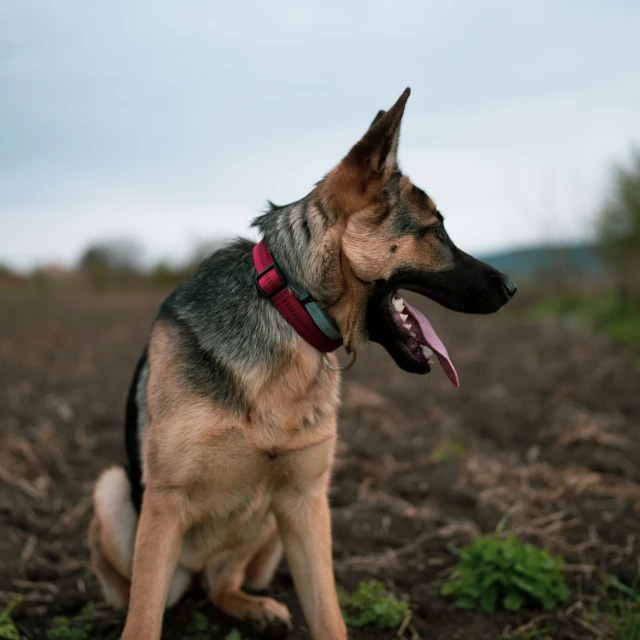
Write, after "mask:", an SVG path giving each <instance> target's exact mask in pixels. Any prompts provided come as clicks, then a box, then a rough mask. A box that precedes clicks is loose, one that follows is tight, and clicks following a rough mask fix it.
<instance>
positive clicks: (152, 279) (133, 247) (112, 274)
mask: <svg viewBox="0 0 640 640" xmlns="http://www.w3.org/2000/svg"><path fill="white" fill-rule="evenodd" d="M224 244H225V242H224V241H223V240H212V241H207V242H200V243H198V244H197V245H196V247H195V249H194V250H193V251H192V253H191V256H190V257H189V259H188V260H187V261H186V262H185V263H183V264H179V265H175V264H171V263H170V262H168V261H160V262H158V263H157V264H155V265H154V266H151V267H145V266H144V265H143V260H142V256H143V249H142V247H141V246H140V245H139V244H138V243H137V242H135V241H132V240H128V239H115V240H104V241H101V242H96V243H95V244H92V245H90V246H89V247H87V248H86V249H85V250H84V252H83V253H82V255H81V257H80V260H79V261H78V270H79V271H80V273H81V274H83V275H84V276H85V277H86V278H87V279H88V281H89V283H90V284H91V286H92V287H93V288H94V289H97V290H101V289H106V288H117V287H123V286H124V287H132V286H144V285H145V284H150V283H151V284H155V285H158V286H161V287H170V286H175V285H177V284H178V283H180V282H182V281H183V280H185V279H186V278H187V277H189V275H191V273H193V271H194V270H195V269H196V268H197V266H198V265H199V264H200V262H202V260H204V259H205V258H206V257H207V256H209V255H211V254H212V253H213V252H214V251H216V250H217V249H219V248H220V247H221V246H223V245H224Z"/></svg>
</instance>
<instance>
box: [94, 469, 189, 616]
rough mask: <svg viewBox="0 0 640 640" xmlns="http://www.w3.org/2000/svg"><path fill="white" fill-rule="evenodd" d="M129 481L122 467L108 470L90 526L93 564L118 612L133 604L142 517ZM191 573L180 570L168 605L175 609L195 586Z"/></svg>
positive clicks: (96, 496)
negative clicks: (136, 546)
mask: <svg viewBox="0 0 640 640" xmlns="http://www.w3.org/2000/svg"><path fill="white" fill-rule="evenodd" d="M130 489H131V487H130V484H129V479H128V478H127V476H126V473H125V471H124V469H123V468H122V467H111V468H109V469H107V470H106V471H104V472H103V473H102V475H101V476H100V478H99V479H98V482H97V483H96V487H95V490H94V493H93V501H94V511H95V513H94V516H93V519H92V520H91V524H90V525H89V549H90V551H91V563H92V565H93V570H94V571H95V573H96V575H97V577H98V581H99V582H100V586H101V588H102V592H103V594H104V597H105V600H106V601H107V602H108V603H109V604H110V605H111V606H112V607H114V608H116V609H125V608H126V607H127V605H128V603H129V591H130V588H131V571H132V565H133V548H134V542H135V535H136V528H137V525H138V514H137V513H136V511H135V509H134V508H133V504H132V502H131V494H130ZM191 581H192V574H191V572H189V571H187V570H186V569H183V568H181V567H177V568H176V571H175V573H174V575H173V579H172V581H171V586H170V587H169V594H168V596H167V601H166V606H167V607H171V606H173V605H174V604H175V603H176V602H178V600H180V598H181V597H182V596H183V595H184V593H185V592H186V590H187V589H188V588H189V586H190V585H191Z"/></svg>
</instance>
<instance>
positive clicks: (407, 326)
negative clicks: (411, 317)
mask: <svg viewBox="0 0 640 640" xmlns="http://www.w3.org/2000/svg"><path fill="white" fill-rule="evenodd" d="M402 326H403V327H404V328H405V329H409V331H411V325H410V324H408V323H406V322H405V324H403V325H402Z"/></svg>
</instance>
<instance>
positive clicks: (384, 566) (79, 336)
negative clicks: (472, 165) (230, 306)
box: [0, 294, 640, 640]
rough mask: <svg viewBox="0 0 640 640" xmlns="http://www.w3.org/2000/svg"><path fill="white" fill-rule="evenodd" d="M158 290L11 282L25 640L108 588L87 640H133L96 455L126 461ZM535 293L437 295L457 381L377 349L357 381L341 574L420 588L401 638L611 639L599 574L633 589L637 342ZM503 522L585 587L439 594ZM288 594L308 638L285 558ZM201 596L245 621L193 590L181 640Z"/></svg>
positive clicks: (3, 540)
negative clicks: (97, 505) (573, 316)
mask: <svg viewBox="0 0 640 640" xmlns="http://www.w3.org/2000/svg"><path fill="white" fill-rule="evenodd" d="M160 297H161V296H160V295H146V294H145V295H143V294H130V295H113V294H109V295H104V296H92V295H77V296H67V297H64V298H62V297H53V296H51V297H40V298H30V297H24V296H17V295H12V296H9V295H8V294H4V295H2V294H0V609H1V608H2V606H3V605H4V604H6V603H7V602H9V601H11V600H13V599H14V598H15V597H16V596H17V595H23V596H24V597H25V600H24V602H23V604H22V605H20V607H19V608H18V609H17V610H16V613H15V620H16V622H17V624H18V626H19V628H20V630H21V632H22V633H23V635H24V636H25V637H26V638H44V637H46V630H47V629H48V627H49V625H50V623H51V620H52V618H53V616H57V615H65V616H73V615H75V614H77V613H78V612H79V611H80V609H81V608H82V607H83V606H84V605H86V603H87V602H89V601H93V602H96V603H98V604H97V607H96V608H95V610H94V611H93V613H92V614H91V615H90V619H91V621H92V623H93V632H92V633H91V634H90V637H92V638H109V639H113V638H117V637H118V636H119V631H120V630H121V628H122V623H123V616H122V615H121V614H119V613H114V612H112V611H111V610H109V609H108V608H107V607H106V606H105V605H103V604H101V596H100V592H99V589H98V585H97V582H96V580H95V578H94V577H93V575H92V573H91V570H90V567H89V562H88V550H87V543H86V530H87V525H88V522H89V518H90V515H91V501H90V495H91V490H92V483H93V481H94V479H95V478H96V476H97V474H98V473H99V472H100V470H101V469H103V468H104V467H105V466H107V465H110V464H113V463H120V462H121V461H122V460H123V444H122V443H123V429H122V422H123V407H124V397H125V394H126V391H127V387H128V384H129V380H130V376H131V374H132V371H133V367H134V364H135V362H136V360H137V358H138V356H139V353H140V351H141V349H142V347H143V345H144V343H145V340H146V336H147V331H148V328H149V325H150V322H151V320H152V318H153V316H154V314H155V309H156V307H157V304H158V303H159V301H160ZM524 297H525V296H520V301H519V302H518V298H516V300H514V303H515V304H514V305H513V306H512V308H511V309H508V310H506V311H505V312H503V313H501V314H498V315H497V316H494V317H469V316H462V315H457V314H454V313H451V312H447V311H445V310H442V309H439V308H437V307H435V305H429V306H428V313H429V317H430V318H431V320H432V322H433V324H434V326H435V327H436V328H437V329H438V331H439V333H440V335H441V337H442V338H443V339H444V341H445V343H446V344H447V345H448V347H449V351H450V353H451V355H452V358H453V360H454V362H455V364H456V366H457V369H458V373H459V375H460V379H461V388H460V389H459V390H456V389H454V388H453V387H452V386H451V385H450V383H449V382H448V381H447V380H446V378H445V376H444V375H443V374H442V372H441V371H437V372H434V373H433V374H432V375H431V376H429V377H428V378H420V377H416V376H411V375H409V374H405V373H403V372H401V371H400V370H399V369H397V368H396V367H395V365H394V364H393V362H392V360H391V358H390V357H388V356H387V354H386V353H385V352H383V351H382V350H381V349H380V348H378V347H373V348H372V349H371V351H370V352H369V353H367V354H360V357H359V360H358V363H357V365H356V367H355V368H354V369H352V370H351V371H349V372H348V373H347V374H346V375H345V377H344V406H343V410H342V415H341V419H340V446H339V456H338V461H337V466H336V470H335V475H334V481H333V486H332V491H331V502H332V505H333V523H334V541H335V544H334V558H335V567H336V574H337V580H338V583H339V584H341V585H343V586H344V587H346V588H348V589H353V588H355V586H356V585H357V584H358V582H359V581H361V580H369V579H372V578H375V579H379V580H382V581H383V582H384V583H385V584H386V586H387V587H388V588H389V589H390V590H392V591H394V592H395V593H396V594H398V595H400V596H404V597H406V598H407V599H408V600H409V601H410V602H411V609H412V611H413V617H412V619H411V621H410V624H409V625H408V626H407V628H406V630H405V631H404V634H403V636H402V637H404V638H407V639H408V638H412V637H413V638H424V639H426V638H429V639H433V640H436V639H438V640H453V639H455V638H464V639H465V640H470V639H473V640H484V639H487V640H489V639H491V640H496V639H497V638H499V637H501V636H504V637H508V638H517V637H522V638H524V637H533V635H526V634H527V633H528V632H529V631H531V630H532V629H541V628H546V629H548V631H547V632H545V633H542V634H541V635H539V636H536V637H540V638H553V639H554V640H558V639H565V638H566V639H569V638H582V639H586V638H608V637H615V636H613V635H611V632H610V630H609V627H608V623H607V622H606V616H604V615H598V614H594V613H593V611H592V610H594V609H600V610H601V611H603V610H606V609H605V604H606V602H607V600H606V598H604V597H603V587H602V580H601V579H600V578H599V577H598V575H599V570H604V571H606V572H608V573H611V574H613V575H615V576H617V577H618V578H619V579H620V580H621V581H623V582H624V583H626V584H633V582H634V580H635V579H636V577H637V573H638V550H639V548H640V539H639V537H638V534H639V525H640V464H639V463H640V446H639V444H638V443H639V442H640V440H639V439H638V436H637V430H638V426H639V425H640V372H639V367H638V354H635V355H634V354H630V353H627V352H626V351H625V349H624V348H622V347H618V346H615V345H612V344H611V343H610V342H608V340H607V339H606V338H604V337H600V336H596V335H594V334H592V333H589V332H585V331H583V330H578V329H576V328H575V327H571V326H563V325H561V324H549V325H536V324H532V323H531V322H529V321H526V320H525V319H524V316H523V315H522V314H521V313H519V307H521V306H522V300H523V299H524ZM427 304H428V303H427ZM418 306H422V307H423V308H425V305H423V304H418ZM501 519H502V525H503V526H504V530H505V531H507V532H509V531H510V532H515V533H518V534H519V535H521V536H522V537H523V538H524V539H527V540H531V541H533V542H536V543H539V544H543V545H546V546H548V547H549V548H550V549H551V550H552V551H553V552H560V553H562V554H563V556H564V558H565V562H566V568H565V575H566V578H567V581H568V584H569V586H570V599H569V601H568V602H567V603H566V605H565V606H564V607H563V608H562V609H561V610H560V611H555V612H552V613H549V614H543V613H542V612H541V611H526V612H521V613H520V614H517V615H516V614H506V613H499V614H495V615H493V616H489V615H485V614H480V613H474V612H462V611H459V610H455V609H454V608H453V606H452V604H451V602H450V601H448V600H447V599H445V598H443V597H442V596H440V595H439V590H440V587H441V585H442V583H443V581H444V580H445V578H446V575H447V572H448V570H449V569H450V567H451V566H452V565H453V564H454V561H455V557H454V556H453V555H452V554H451V553H450V551H448V547H449V546H450V545H461V544H464V543H467V542H469V541H471V540H472V539H473V538H474V537H475V536H477V535H479V534H483V533H490V532H492V531H493V530H494V529H495V528H496V526H497V525H498V523H499V522H500V521H501ZM273 593H274V595H275V596H276V597H278V598H280V599H282V600H283V601H284V602H286V604H287V605H288V606H289V607H290V608H291V611H292V612H293V615H294V624H295V631H294V632H293V633H292V634H291V635H290V637H291V638H294V639H297V638H300V639H302V638H308V637H309V636H308V631H307V629H306V627H305V624H304V621H303V619H302V615H301V612H300V609H299V607H298V604H297V601H296V598H295V594H294V591H293V588H292V584H291V579H290V577H289V574H288V572H287V569H286V567H285V566H284V564H283V565H282V566H281V568H280V569H279V572H278V574H277V578H276V580H275V583H274V586H273ZM194 611H201V612H203V613H205V614H206V615H207V616H208V617H209V619H210V620H211V622H215V623H218V624H220V627H221V630H222V631H221V633H220V634H219V635H218V636H216V637H220V638H223V637H224V632H225V631H229V630H231V629H232V628H233V627H238V628H239V629H241V630H245V629H243V628H242V627H241V625H238V624H234V623H233V622H232V621H230V620H229V619H228V618H225V617H223V616H221V615H220V614H218V613H217V612H216V611H215V609H214V608H213V607H212V606H210V605H209V604H207V603H206V601H205V600H204V595H203V593H202V592H201V591H199V590H197V589H194V590H193V591H192V592H190V593H189V595H188V596H187V597H186V598H185V599H184V600H183V601H182V602H181V603H180V604H179V605H178V607H177V608H176V609H175V610H173V611H171V612H169V613H168V614H167V616H166V624H165V635H164V637H166V638H171V639H177V638H182V637H185V636H184V633H183V629H184V625H185V624H186V622H188V621H189V620H191V619H192V618H193V615H194ZM531 621H533V622H532V623H531V624H529V623H530V622H531ZM518 628H520V631H516V630H517V629H518ZM246 635H247V636H248V637H249V638H252V637H254V636H253V635H252V634H251V633H249V632H248V631H247V633H246ZM196 637H197V636H196ZM201 637H206V636H201ZM352 637H353V638H358V639H360V638H362V639H383V638H385V639H387V638H391V637H394V633H393V632H389V631H386V632H380V631H366V630H353V631H352Z"/></svg>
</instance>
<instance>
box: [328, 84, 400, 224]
mask: <svg viewBox="0 0 640 640" xmlns="http://www.w3.org/2000/svg"><path fill="white" fill-rule="evenodd" d="M410 93H411V89H409V88H408V87H407V88H406V89H405V91H404V93H403V94H402V95H401V96H400V98H399V99H398V101H397V102H396V103H395V104H394V105H393V107H391V109H389V111H380V112H378V115H377V116H376V117H375V118H374V120H373V122H372V123H371V126H370V127H369V129H367V132H366V133H365V134H364V135H363V136H362V138H361V139H360V140H359V141H358V142H357V143H356V144H355V145H354V146H353V148H352V149H351V151H349V153H348V154H347V155H346V156H345V158H344V159H343V160H342V162H341V163H340V164H339V165H338V166H337V167H336V168H335V169H334V171H333V172H332V173H331V190H332V191H333V196H334V197H335V198H336V200H337V201H338V204H339V205H340V208H341V210H342V212H343V213H345V214H350V213H353V212H355V211H359V210H360V209H363V208H364V207H366V206H367V205H369V204H370V203H371V201H372V199H373V198H374V197H375V196H376V194H377V193H378V191H379V190H380V189H381V188H382V186H383V185H384V182H385V180H386V179H387V178H388V176H389V175H390V174H391V173H392V172H393V171H394V170H395V169H397V166H398V139H399V137H400V123H401V121H402V115H403V113H404V107H405V104H406V102H407V99H408V98H409V94H410Z"/></svg>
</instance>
